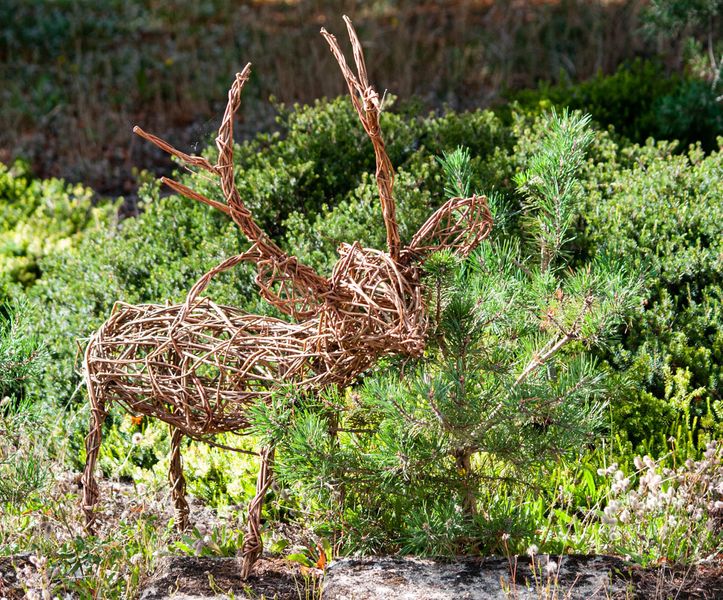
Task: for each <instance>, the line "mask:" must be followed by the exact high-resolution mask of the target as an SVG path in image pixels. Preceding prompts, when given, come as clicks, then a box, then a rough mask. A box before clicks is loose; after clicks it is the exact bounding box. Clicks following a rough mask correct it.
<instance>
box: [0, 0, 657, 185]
mask: <svg viewBox="0 0 723 600" xmlns="http://www.w3.org/2000/svg"><path fill="white" fill-rule="evenodd" d="M643 4H645V2H644V0H627V1H622V0H612V1H610V0H598V1H593V2H589V1H584V0H571V1H570V2H565V3H560V2H558V1H551V0H549V1H540V0H536V1H522V0H512V1H507V0H456V1H454V2H445V3H438V2H431V1H424V2H413V1H412V0H398V1H391V0H388V1H384V0H377V1H375V2H364V3H360V2H351V1H349V0H316V1H301V0H300V1H296V2H288V1H283V2H282V1H279V0H265V1H258V0H257V1H256V2H251V3H239V2H234V1H232V0H207V1H205V2H198V3H188V2H181V1H180V0H175V1H172V2H156V1H153V2H144V3H141V2H110V3H108V5H107V6H106V5H104V6H103V7H102V9H99V8H98V7H97V6H96V5H95V4H94V3H92V2H89V1H87V0H78V1H76V2H68V3H65V4H63V3H60V4H59V3H50V2H37V3H26V2H21V1H20V0H12V1H11V2H9V3H8V4H7V5H6V7H7V8H5V9H4V10H6V11H9V12H8V14H12V17H13V18H12V19H8V21H6V24H5V25H4V26H3V30H2V31H1V32H0V33H2V34H3V38H1V39H2V40H3V41H2V43H1V44H0V77H1V78H2V80H3V81H4V82H5V84H4V86H3V89H2V90H0V106H2V109H0V160H8V159H9V158H10V157H12V156H17V155H25V156H27V157H29V158H30V159H31V160H32V161H33V162H34V166H35V168H36V170H37V171H38V172H39V174H41V175H63V176H66V177H69V178H70V179H74V180H83V181H85V182H87V183H89V184H91V185H92V186H93V187H95V188H96V189H98V190H99V191H101V192H111V191H112V192H114V193H117V192H124V191H125V192H130V191H131V190H132V183H131V182H130V172H131V169H132V167H133V166H135V165H144V166H145V165H148V164H149V162H148V160H149V158H151V157H153V159H154V161H155V164H156V165H160V164H162V163H161V162H160V155H157V154H149V150H148V149H147V148H144V147H143V145H141V144H138V143H136V142H134V141H133V139H132V137H133V136H132V135H131V131H130V129H131V122H132V121H136V122H138V121H148V120H149V118H148V117H149V115H151V114H153V115H154V119H153V121H154V122H155V123H156V130H157V131H160V132H161V133H162V134H163V135H164V137H166V136H168V135H170V134H172V135H173V138H174V139H176V140H179V139H180V143H181V145H182V147H185V148H189V149H190V148H192V146H193V144H205V143H206V141H207V140H206V136H207V135H208V134H211V133H212V129H213V128H212V127H211V126H209V125H208V123H209V121H210V122H214V120H215V118H216V117H219V116H220V113H221V112H222V110H223V106H222V105H218V104H217V102H216V100H217V99H218V98H221V97H223V92H224V88H225V86H226V82H227V81H228V79H229V76H230V74H231V73H233V72H236V71H239V70H240V69H241V67H242V66H243V64H245V62H246V61H249V60H250V61H253V62H254V64H255V65H256V68H257V73H263V79H252V81H251V82H250V84H249V90H248V92H247V93H248V94H249V98H247V104H246V106H245V108H244V112H245V114H246V115H247V121H246V122H245V124H242V126H241V128H242V130H243V129H245V130H246V132H250V131H254V130H256V129H258V127H260V126H262V127H263V126H267V125H269V124H270V123H271V122H272V117H273V111H272V110H270V109H269V106H268V103H267V100H268V97H269V96H270V95H272V94H273V95H274V96H275V97H276V98H277V99H278V100H279V101H281V102H284V103H292V102H303V103H306V102H310V101H312V100H313V99H315V98H318V97H322V96H327V97H332V96H337V95H339V94H340V93H342V92H343V83H342V82H341V81H340V80H339V78H338V77H336V76H335V75H336V73H335V70H334V67H333V62H332V61H333V60H334V59H333V58H332V57H331V56H329V53H328V52H327V50H326V48H325V45H324V44H323V42H321V41H320V40H319V39H318V36H317V35H316V34H317V33H318V31H319V28H320V27H322V26H328V27H331V26H336V25H338V23H339V22H340V18H341V14H343V13H346V14H348V15H349V16H350V17H351V18H352V19H353V20H354V22H355V23H357V26H358V29H359V33H360V37H361V40H362V42H363V43H364V44H365V46H366V47H367V49H368V50H369V54H370V62H369V65H368V67H369V70H370V72H373V73H374V74H375V81H374V84H375V85H376V87H377V88H378V89H380V90H381V91H383V90H389V91H390V92H391V93H394V94H395V95H397V96H400V97H403V98H411V97H413V96H418V97H420V98H421V100H422V104H423V107H425V108H431V107H438V106H440V105H441V104H449V105H450V106H451V107H453V108H466V107H470V106H479V105H486V104H489V103H491V102H493V101H494V100H495V98H496V97H497V96H498V95H499V93H500V91H501V90H503V89H506V88H520V87H528V86H532V85H534V84H535V83H536V82H537V81H539V80H541V79H544V80H555V79H557V78H558V76H559V75H560V74H561V73H562V72H564V73H566V74H567V75H569V76H570V77H571V78H572V79H584V78H587V77H589V76H591V75H593V74H595V73H596V72H597V71H599V70H601V71H603V72H611V71H612V70H614V68H615V67H616V66H617V65H618V64H619V63H620V62H621V61H623V60H625V59H627V58H630V57H631V56H632V55H634V54H635V53H637V52H639V51H641V50H642V49H643V48H642V46H641V44H642V42H641V40H640V37H639V36H638V35H637V33H636V29H637V27H638V23H639V12H640V8H641V6H642V5H643ZM59 5H60V6H61V8H58V6H59ZM0 17H2V13H1V12H0ZM2 21H4V20H3V19H2V18H0V22H2ZM249 100H250V101H249ZM124 185H125V187H124Z"/></svg>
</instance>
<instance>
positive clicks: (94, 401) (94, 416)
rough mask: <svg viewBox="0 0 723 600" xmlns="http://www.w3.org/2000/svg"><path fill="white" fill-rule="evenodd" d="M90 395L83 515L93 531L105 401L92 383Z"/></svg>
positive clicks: (83, 481)
mask: <svg viewBox="0 0 723 600" xmlns="http://www.w3.org/2000/svg"><path fill="white" fill-rule="evenodd" d="M88 394H89V396H90V428H89V430H88V435H87V436H86V438H85V469H84V470H83V478H82V483H83V504H82V507H83V515H84V516H85V526H86V528H87V529H88V531H90V532H91V533H93V530H94V526H95V520H96V514H95V506H96V504H97V503H98V497H99V493H98V482H97V481H96V479H95V465H96V463H97V462H98V454H99V452H100V444H101V441H102V438H103V422H104V421H105V418H106V415H107V413H106V410H105V408H106V407H105V402H104V401H103V400H101V399H100V398H98V397H97V396H96V393H95V389H94V388H93V386H92V384H90V383H89V385H88Z"/></svg>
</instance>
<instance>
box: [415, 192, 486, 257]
mask: <svg viewBox="0 0 723 600" xmlns="http://www.w3.org/2000/svg"><path fill="white" fill-rule="evenodd" d="M492 223H493V220H492V213H491V212H490V209H489V206H488V204H487V198H486V197H485V196H472V197H470V198H452V199H450V200H448V201H447V202H445V203H444V204H443V205H442V206H441V208H439V209H438V210H437V211H436V212H435V213H434V214H433V215H432V216H431V217H429V219H427V222H426V223H425V224H424V225H422V227H420V228H419V231H418V232H417V233H416V234H415V235H414V237H413V238H412V242H411V243H410V244H409V246H408V247H407V248H406V249H405V253H409V254H410V255H412V256H414V257H416V258H421V259H424V258H425V257H426V256H428V255H429V254H431V253H432V252H436V251H438V250H446V249H449V250H452V251H453V252H455V253H456V254H457V255H458V256H462V257H466V256H469V254H470V253H471V252H472V251H473V250H474V249H475V248H476V247H477V246H478V245H479V244H480V242H481V241H482V240H484V239H485V238H486V237H487V236H488V235H489V233H490V231H491V230H492Z"/></svg>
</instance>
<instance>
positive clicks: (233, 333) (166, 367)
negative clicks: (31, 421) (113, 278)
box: [86, 299, 323, 437]
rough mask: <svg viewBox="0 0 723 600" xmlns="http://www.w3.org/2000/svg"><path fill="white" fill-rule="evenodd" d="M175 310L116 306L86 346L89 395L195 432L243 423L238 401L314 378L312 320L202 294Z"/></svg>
mask: <svg viewBox="0 0 723 600" xmlns="http://www.w3.org/2000/svg"><path fill="white" fill-rule="evenodd" d="M183 309H184V305H173V306H160V305H140V306H131V305H126V304H118V305H117V306H116V308H115V309H114V311H113V314H112V316H111V317H110V318H109V319H108V321H106V323H105V324H104V325H103V326H102V327H101V328H100V330H99V331H98V332H97V333H96V334H95V336H94V337H93V338H92V339H91V341H90V343H89V345H88V349H87V351H86V370H87V373H86V377H87V379H88V387H89V389H90V393H91V394H102V395H103V397H102V398H100V399H101V400H103V401H105V402H106V403H108V402H111V401H117V402H120V403H121V404H123V405H125V406H126V407H128V409H129V410H131V411H132V412H135V413H139V414H145V415H150V416H154V417H157V418H159V419H162V420H164V421H166V422H168V423H170V424H172V425H174V426H175V427H178V428H179V429H181V430H182V431H183V432H184V433H186V434H188V435H191V436H193V437H200V436H204V435H210V434H213V433H218V432H221V431H233V430H239V429H243V428H245V427H246V426H248V422H247V420H246V417H245V408H246V406H248V405H249V404H251V403H253V402H254V401H256V400H258V399H265V398H268V396H269V395H270V394H271V392H272V391H273V389H274V388H278V387H279V386H280V385H281V384H282V383H283V382H286V383H291V382H293V383H297V384H300V385H302V386H309V385H314V384H315V383H316V381H317V380H318V379H319V376H317V375H316V374H315V373H314V365H315V362H316V361H315V360H314V356H315V355H316V354H317V353H318V346H319V344H320V343H321V342H323V340H322V339H321V338H319V336H318V334H317V332H318V322H316V321H315V320H311V321H307V322H305V323H304V324H301V325H297V324H293V323H287V322H285V321H281V320H279V319H274V318H270V317H263V316H257V315H248V314H245V313H242V312H241V311H238V310H236V309H234V308H229V307H224V306H218V305H216V304H214V303H212V302H210V301H208V300H205V299H204V300H201V301H199V302H197V303H195V304H194V307H193V309H191V310H189V311H187V312H185V314H184V312H183Z"/></svg>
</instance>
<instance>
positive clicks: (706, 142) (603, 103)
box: [502, 60, 723, 151]
mask: <svg viewBox="0 0 723 600" xmlns="http://www.w3.org/2000/svg"><path fill="white" fill-rule="evenodd" d="M716 95H717V94H716V93H715V91H714V90H713V89H712V88H711V86H710V84H708V83H707V82H705V81H702V80H698V79H696V78H692V77H682V76H680V75H666V74H665V72H664V71H663V68H662V67H661V66H659V65H657V64H655V63H652V62H644V61H640V60H637V61H635V62H633V63H632V64H629V65H622V66H620V67H619V68H618V70H617V71H616V72H615V73H614V74H613V75H609V76H605V75H602V74H598V75H597V76H596V77H594V78H592V79H589V80H588V81H584V82H582V83H578V84H573V83H569V82H568V83H563V84H558V85H554V86H551V85H548V84H543V85H542V86H541V87H540V88H539V89H537V90H525V91H522V92H518V93H515V94H511V95H510V99H511V100H515V101H517V102H518V103H519V104H520V105H521V106H522V107H523V108H524V109H526V110H530V111H532V112H533V113H534V112H537V111H540V110H541V109H548V108H549V107H550V106H560V107H565V106H567V107H570V108H572V109H577V110H583V111H586V112H589V113H590V114H591V115H592V117H593V119H595V121H597V122H598V123H600V124H601V125H603V126H608V125H612V126H613V127H614V128H615V131H616V132H617V133H618V134H620V135H622V136H624V137H626V138H628V139H629V140H632V141H634V142H640V143H644V142H645V140H646V139H647V138H649V137H652V138H655V139H658V140H663V139H666V140H673V139H676V140H679V141H680V143H681V147H682V148H687V146H688V145H689V144H693V143H695V142H700V143H701V144H702V145H703V148H705V149H706V150H708V151H710V150H713V149H715V148H716V147H717V146H716V135H720V134H721V133H722V132H723V106H721V103H720V102H719V101H717V100H716ZM507 110H509V109H502V112H503V113H504V112H505V111H507Z"/></svg>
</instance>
